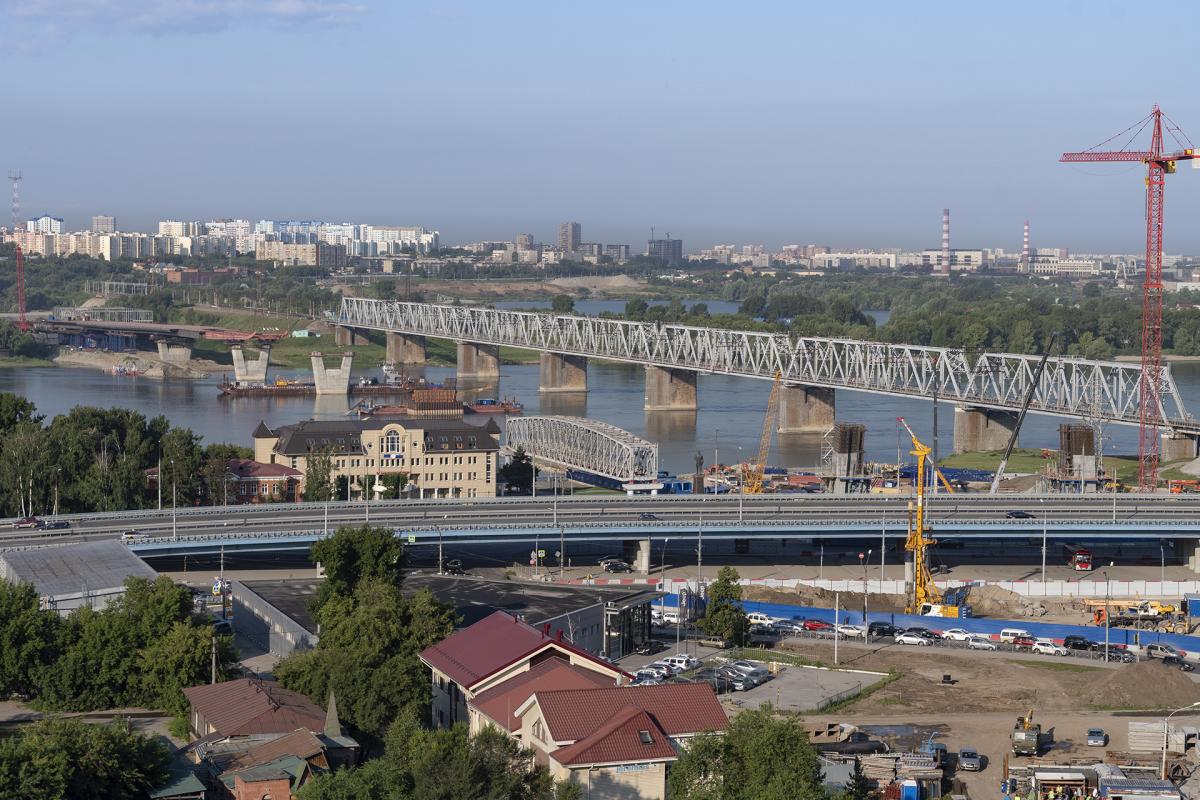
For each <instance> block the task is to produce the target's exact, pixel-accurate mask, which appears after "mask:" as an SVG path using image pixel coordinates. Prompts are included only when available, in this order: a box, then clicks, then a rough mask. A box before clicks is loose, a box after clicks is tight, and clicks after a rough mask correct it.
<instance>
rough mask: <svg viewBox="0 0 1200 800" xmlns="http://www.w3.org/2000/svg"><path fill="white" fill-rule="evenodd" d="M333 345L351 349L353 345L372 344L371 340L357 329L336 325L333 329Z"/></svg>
mask: <svg viewBox="0 0 1200 800" xmlns="http://www.w3.org/2000/svg"><path fill="white" fill-rule="evenodd" d="M333 343H334V344H336V345H337V346H338V347H350V346H351V345H362V344H370V340H369V339H368V338H367V335H366V334H365V333H363V332H362V331H360V330H357V329H356V328H350V327H347V326H346V325H336V326H334V329H333Z"/></svg>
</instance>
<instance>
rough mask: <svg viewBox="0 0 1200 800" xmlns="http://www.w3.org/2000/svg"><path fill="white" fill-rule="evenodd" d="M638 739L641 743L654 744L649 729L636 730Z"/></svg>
mask: <svg viewBox="0 0 1200 800" xmlns="http://www.w3.org/2000/svg"><path fill="white" fill-rule="evenodd" d="M638 739H639V740H640V741H641V743H642V744H654V737H652V736H651V735H650V731H638Z"/></svg>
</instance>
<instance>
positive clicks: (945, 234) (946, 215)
mask: <svg viewBox="0 0 1200 800" xmlns="http://www.w3.org/2000/svg"><path fill="white" fill-rule="evenodd" d="M942 274H943V275H949V274H950V209H948V208H943V209H942Z"/></svg>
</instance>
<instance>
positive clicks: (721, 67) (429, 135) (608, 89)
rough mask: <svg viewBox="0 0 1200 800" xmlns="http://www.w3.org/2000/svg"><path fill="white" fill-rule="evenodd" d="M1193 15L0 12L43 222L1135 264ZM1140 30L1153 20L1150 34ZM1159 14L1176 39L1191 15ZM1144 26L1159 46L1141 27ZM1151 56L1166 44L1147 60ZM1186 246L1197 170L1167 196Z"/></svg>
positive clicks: (1186, 111)
mask: <svg viewBox="0 0 1200 800" xmlns="http://www.w3.org/2000/svg"><path fill="white" fill-rule="evenodd" d="M1193 10H1194V6H1193V5H1192V4H1184V3H1178V4H1171V3H1160V4H1157V5H1155V6H1153V7H1148V6H1145V5H1144V4H1141V3H1112V2H1099V1H1098V0H1086V1H1080V2H1051V3H1047V2H1044V1H1043V2H1028V3H1023V2H1004V3H988V4H983V3H956V2H950V1H949V0H947V1H946V2H939V3H935V2H920V0H913V2H908V3H896V2H887V3H882V2H879V3H876V2H858V3H815V2H814V3H805V2H795V3H793V2H782V0H781V1H780V2H775V3H760V2H747V1H746V0H742V1H741V2H737V3H733V2H728V1H726V2H720V3H710V2H698V1H697V0H688V1H687V2H669V1H666V0H657V1H656V2H644V0H643V2H617V1H616V0H605V1H604V2H580V1H579V0H567V1H566V2H564V0H557V1H556V2H523V0H509V1H508V2H494V0H493V2H445V3H436V2H434V3H416V2H399V1H394V2H385V1H384V0H346V1H345V2H342V0H0V39H2V43H3V47H2V49H0V76H3V77H2V80H3V85H4V89H3V94H4V97H5V98H6V102H5V103H4V113H3V116H2V117H0V166H3V167H4V169H11V168H20V169H21V170H22V171H23V172H24V175H25V180H24V182H23V184H22V189H23V196H24V201H23V205H24V209H25V212H26V216H32V215H34V214H37V213H41V212H43V211H48V212H50V213H53V214H56V215H59V216H64V217H66V218H67V221H68V223H69V224H70V225H71V226H72V227H78V226H82V225H84V224H85V223H86V220H87V219H88V218H89V217H90V216H91V215H92V214H96V213H113V214H116V215H117V216H118V218H119V222H120V223H122V227H123V228H128V229H149V228H150V227H151V226H152V225H153V223H154V221H155V220H157V219H160V218H189V219H203V218H209V217H212V216H239V217H248V218H250V219H259V218H274V219H327V220H343V219H349V220H362V221H370V222H377V223H392V224H419V225H425V226H427V227H431V228H436V229H439V230H440V231H441V232H442V235H443V239H444V240H445V241H450V242H462V241H472V240H476V239H483V238H505V239H507V238H511V237H512V236H513V235H515V234H516V233H517V232H520V231H528V232H531V233H534V234H535V236H537V237H538V238H540V239H545V240H551V239H553V237H554V225H555V224H556V223H557V222H559V221H562V220H566V219H573V220H578V221H579V222H581V223H582V224H583V237H584V239H585V240H586V241H604V242H629V243H635V244H637V243H640V242H642V241H644V239H645V238H646V236H647V233H648V229H649V227H650V226H651V225H653V226H655V227H656V228H657V231H658V233H659V234H660V235H662V234H664V233H666V232H668V231H669V232H670V233H671V234H672V235H673V236H676V237H679V238H682V239H683V240H684V246H685V247H686V248H688V249H698V248H699V247H701V246H704V245H708V244H711V243H713V242H733V243H743V242H756V243H763V244H767V245H772V246H774V245H780V244H784V243H809V242H820V243H828V244H832V245H835V246H839V245H841V246H848V245H861V246H869V245H896V246H903V247H922V246H936V245H937V244H938V242H939V240H940V230H941V209H942V207H943V206H949V207H950V208H951V209H952V215H953V226H954V244H955V245H956V246H962V247H967V246H981V245H982V246H988V245H992V246H1002V247H1006V248H1011V249H1017V248H1019V247H1020V236H1021V223H1022V221H1023V220H1024V219H1026V218H1028V219H1030V220H1031V224H1032V227H1033V240H1034V244H1035V245H1041V246H1051V245H1053V246H1067V247H1071V248H1072V249H1073V250H1077V251H1088V250H1106V251H1108V250H1119V251H1126V252H1137V251H1139V250H1140V249H1141V248H1143V247H1144V232H1143V230H1144V229H1143V226H1142V222H1141V219H1142V213H1143V212H1142V208H1143V198H1142V177H1143V174H1144V171H1143V168H1141V167H1140V166H1138V165H1123V166H1102V165H1071V166H1068V165H1063V164H1058V163H1056V162H1057V158H1058V156H1059V154H1060V153H1061V152H1062V151H1063V150H1082V149H1085V148H1087V147H1089V146H1091V145H1094V144H1096V143H1098V142H1100V141H1102V140H1103V139H1105V138H1107V137H1108V136H1110V135H1112V134H1114V133H1117V132H1118V131H1121V130H1122V129H1124V128H1125V127H1127V126H1128V125H1130V124H1132V123H1134V122H1136V121H1137V120H1139V119H1140V118H1142V117H1143V116H1145V115H1146V114H1147V113H1148V112H1149V110H1150V107H1151V105H1152V104H1153V103H1156V102H1157V103H1160V104H1161V105H1162V106H1163V108H1164V110H1166V112H1167V113H1168V114H1170V115H1171V116H1172V117H1173V118H1174V119H1175V120H1176V121H1177V122H1178V123H1179V124H1180V125H1182V126H1183V128H1184V130H1188V129H1189V128H1190V129H1191V130H1192V131H1193V132H1194V134H1193V135H1194V136H1195V138H1196V139H1197V141H1200V105H1198V104H1197V103H1195V102H1194V98H1195V96H1196V91H1195V89H1194V87H1192V86H1191V85H1190V84H1191V82H1192V80H1193V73H1194V72H1195V69H1194V67H1195V65H1196V63H1197V56H1196V42H1195V29H1196V26H1195V25H1193V24H1191V23H1189V22H1187V19H1188V18H1189V16H1190V15H1191V13H1192V11H1193ZM1148 19H1149V20H1150V21H1149V22H1148ZM1173 20H1177V21H1179V22H1178V24H1177V23H1176V22H1173ZM1148 26H1149V27H1148ZM1151 43H1156V45H1155V48H1154V50H1153V51H1152V52H1151V51H1150V50H1149V47H1150V46H1151ZM1166 208H1167V238H1166V248H1167V251H1168V252H1180V251H1190V252H1193V253H1194V252H1200V231H1198V230H1197V228H1196V226H1195V225H1194V223H1193V220H1194V219H1195V218H1196V214H1197V211H1198V210H1200V171H1197V172H1195V173H1193V172H1192V170H1191V169H1180V172H1179V174H1178V175H1176V176H1174V177H1172V178H1170V179H1169V180H1168V190H1167V206H1166Z"/></svg>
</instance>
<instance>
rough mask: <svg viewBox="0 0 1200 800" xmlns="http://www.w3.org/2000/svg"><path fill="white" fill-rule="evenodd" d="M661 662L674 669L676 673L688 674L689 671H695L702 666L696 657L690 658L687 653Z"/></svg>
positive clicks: (668, 657) (669, 657) (677, 654)
mask: <svg viewBox="0 0 1200 800" xmlns="http://www.w3.org/2000/svg"><path fill="white" fill-rule="evenodd" d="M661 661H662V662H663V663H664V664H666V665H668V666H670V667H672V668H674V670H675V671H676V672H687V671H688V670H689V669H695V668H696V667H698V666H700V661H699V659H697V658H696V657H695V656H690V655H688V654H687V653H676V654H675V655H673V656H667V657H666V658H664V659H661Z"/></svg>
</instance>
